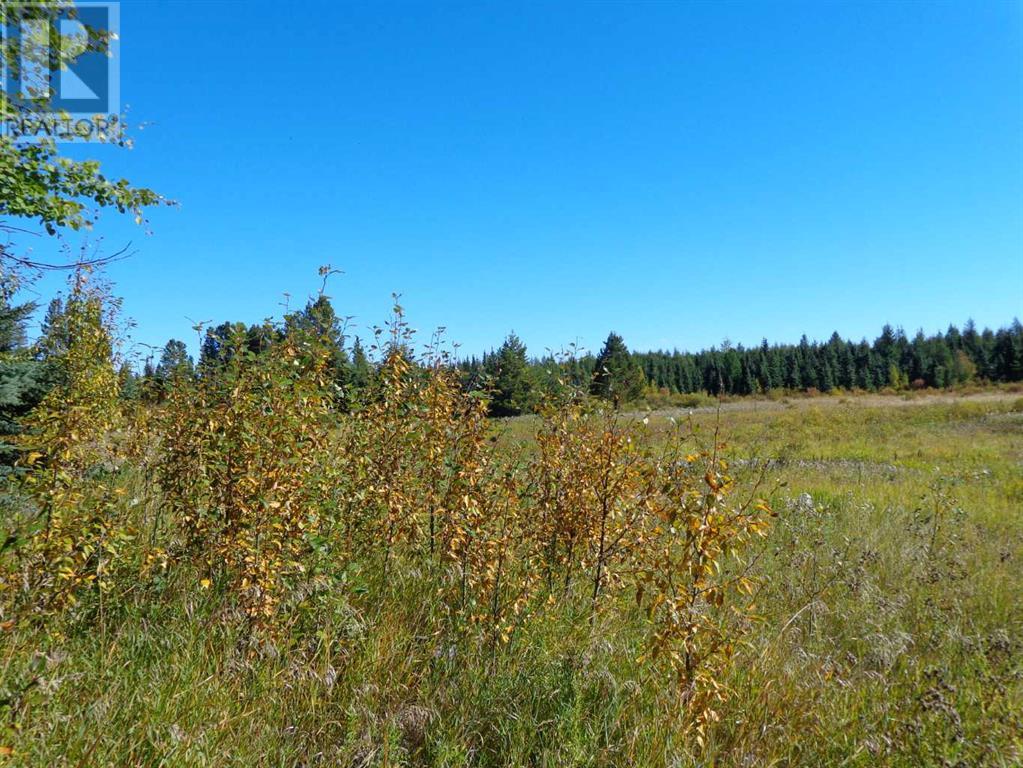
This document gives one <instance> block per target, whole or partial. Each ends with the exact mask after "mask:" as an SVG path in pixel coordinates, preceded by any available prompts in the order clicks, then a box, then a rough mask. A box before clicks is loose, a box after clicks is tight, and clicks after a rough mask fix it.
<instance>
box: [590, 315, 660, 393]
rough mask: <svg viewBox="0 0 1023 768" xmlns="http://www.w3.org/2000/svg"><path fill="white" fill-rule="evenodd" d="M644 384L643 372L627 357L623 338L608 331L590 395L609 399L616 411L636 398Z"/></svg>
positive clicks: (598, 356) (596, 365)
mask: <svg viewBox="0 0 1023 768" xmlns="http://www.w3.org/2000/svg"><path fill="white" fill-rule="evenodd" d="M645 384H646V381H645V380H644V377H643V371H642V370H641V369H640V367H639V366H638V365H636V362H635V361H634V360H633V359H632V356H631V355H630V354H629V349H628V347H626V346H625V341H624V339H622V337H621V336H619V335H618V334H617V333H615V332H614V331H612V332H611V333H610V334H608V337H607V341H605V342H604V348H603V349H601V350H600V354H599V355H597V360H596V363H595V368H594V373H593V379H592V382H591V384H590V393H591V394H593V395H596V396H597V397H601V398H603V399H605V400H610V401H611V402H613V403H614V406H615V408H618V407H620V406H621V404H622V403H627V402H629V401H630V400H635V399H637V398H639V397H640V396H641V395H642V394H643V387H644V386H645Z"/></svg>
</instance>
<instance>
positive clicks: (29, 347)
mask: <svg viewBox="0 0 1023 768" xmlns="http://www.w3.org/2000/svg"><path fill="white" fill-rule="evenodd" d="M30 310H31V307H30V306H28V305H25V306H20V307H18V306H11V305H9V304H7V303H6V302H3V301H0V391H3V392H5V393H6V396H5V397H4V398H3V402H2V403H0V443H2V435H3V434H4V433H10V432H11V431H13V430H15V422H16V420H17V419H18V418H20V417H21V416H23V415H24V414H25V413H27V411H28V410H30V409H31V408H32V407H33V406H34V404H35V403H37V402H38V401H39V400H40V398H41V397H42V396H43V394H45V392H46V391H47V390H48V389H49V387H50V386H51V385H52V383H53V381H54V380H55V377H56V376H59V371H57V370H54V369H53V368H52V366H49V365H47V361H48V360H50V359H51V358H56V357H59V351H60V350H61V349H63V348H64V347H66V345H67V344H68V341H69V340H68V339H67V338H66V335H67V330H66V328H65V323H64V312H65V308H64V306H63V304H62V302H61V300H60V299H56V300H54V301H53V302H52V303H51V304H50V306H49V309H48V311H47V313H46V317H45V319H44V322H43V324H42V330H43V333H42V336H41V338H40V339H38V340H37V341H36V342H35V343H32V344H30V343H28V342H27V341H26V339H25V333H24V326H25V323H26V321H27V318H28V314H29V312H30ZM295 326H298V327H303V328H306V329H311V330H314V331H315V332H316V333H317V334H318V335H319V336H320V337H321V338H322V339H323V340H324V341H325V342H326V343H327V344H328V345H329V346H330V347H331V348H332V349H333V353H332V363H331V365H332V369H333V374H332V375H333V377H334V381H335V383H336V388H337V391H338V397H339V398H340V399H341V400H342V401H345V400H348V401H351V402H353V403H354V402H355V401H357V400H358V399H359V398H360V397H361V393H363V392H366V391H368V389H369V387H368V385H369V384H370V383H371V382H372V380H373V377H374V376H375V375H376V371H377V362H376V361H377V360H379V359H380V357H381V356H382V355H381V353H382V352H386V348H387V346H388V344H394V343H401V344H403V345H410V344H411V340H410V339H407V338H406V339H402V340H399V341H395V340H389V339H388V336H387V334H386V333H385V334H382V335H374V336H373V338H372V340H370V341H368V342H367V344H368V347H369V348H368V349H367V345H364V342H363V340H362V339H360V338H359V337H357V336H354V335H350V334H348V333H346V331H345V328H344V326H343V323H342V321H341V320H340V318H339V316H338V315H337V313H336V312H335V310H334V307H333V306H332V304H331V302H330V299H329V298H328V297H327V296H325V295H320V296H319V297H317V298H316V299H314V300H311V301H310V302H309V303H308V304H307V305H306V307H305V308H304V309H301V310H298V311H294V312H291V313H289V314H288V315H287V316H286V317H285V318H284V320H283V322H282V323H276V324H275V323H271V322H269V321H267V322H264V323H261V324H258V325H246V324H245V323H238V322H233V323H232V322H225V323H221V324H219V325H216V326H213V327H209V328H206V329H205V331H204V336H203V341H202V344H201V348H200V355H199V360H198V362H195V361H193V359H192V358H191V356H190V355H189V354H188V349H187V346H186V345H185V344H184V342H182V341H179V340H176V339H171V340H170V341H168V342H167V344H166V345H165V346H164V347H163V349H162V350H161V351H160V353H159V355H158V356H155V355H154V356H153V357H151V358H150V359H148V360H147V361H146V362H145V365H144V368H143V370H142V371H141V372H140V371H138V370H137V369H136V368H135V367H134V366H132V365H131V364H129V363H125V364H124V365H123V367H122V369H121V391H122V395H123V396H125V397H129V398H133V397H138V398H143V399H152V400H154V401H159V400H161V399H162V398H163V397H164V396H165V395H166V393H167V392H168V390H169V388H170V387H172V386H173V382H174V381H175V379H176V378H177V377H181V376H185V377H192V376H202V375H203V373H204V371H207V370H209V369H210V368H211V367H214V368H215V367H218V366H222V365H224V364H225V363H226V362H227V361H228V360H229V359H230V357H231V356H232V355H235V354H239V353H242V354H247V355H259V354H261V353H262V352H263V351H265V350H266V349H268V348H269V347H270V346H271V345H273V344H274V343H275V342H276V341H277V340H279V339H281V338H283V336H284V335H285V334H286V332H287V331H288V329H289V328H291V327H295ZM412 357H414V355H413V354H412V350H411V347H410V348H409V358H410V359H411V358H412ZM432 364H442V365H449V366H455V367H457V368H458V369H459V370H460V371H461V373H462V375H463V378H464V381H465V386H466V387H467V388H470V389H476V390H481V391H486V392H488V393H489V395H490V403H491V413H492V414H493V415H495V416H509V415H516V414H520V413H529V412H531V411H533V410H535V409H536V408H537V407H538V405H539V404H540V403H542V402H543V401H544V399H545V397H546V396H549V395H552V394H556V393H557V392H558V391H559V390H563V389H564V388H565V387H574V388H575V389H576V390H580V391H588V392H589V393H590V394H592V395H594V396H596V397H601V398H605V399H607V400H611V401H613V402H614V403H615V404H621V403H627V402H632V401H636V400H639V399H640V398H643V397H646V398H648V399H653V398H654V397H661V396H664V395H689V394H699V393H704V394H706V395H710V396H717V395H753V394H762V393H768V392H772V391H776V390H788V391H809V390H816V391H819V392H830V391H832V390H835V389H844V390H857V389H858V390H866V391H877V390H882V389H893V390H902V389H908V388H914V389H920V388H924V387H935V388H946V387H952V386H956V385H961V384H966V383H968V382H974V381H976V382H1015V381H1023V325H1021V324H1020V322H1019V320H1014V321H1013V322H1012V323H1011V324H1010V325H1008V326H1006V327H1003V328H1000V329H998V330H996V331H993V330H990V329H987V328H985V329H983V330H978V329H977V328H976V327H975V325H974V323H973V322H972V321H969V322H967V323H966V325H965V326H964V327H963V329H962V330H960V329H959V328H957V327H956V326H950V327H949V328H948V330H947V331H946V332H944V333H938V334H935V335H933V336H927V335H925V334H924V333H923V332H922V331H921V332H917V333H916V334H915V335H914V336H913V337H912V338H909V337H907V336H906V334H905V333H904V332H903V331H902V330H901V329H897V328H892V327H891V326H889V325H886V326H884V327H883V328H882V329H881V332H880V334H879V335H878V336H877V338H876V339H874V340H873V341H872V342H870V341H867V340H866V339H863V340H861V341H851V340H848V339H843V338H841V337H840V336H839V335H838V333H834V334H832V336H831V338H830V339H828V340H827V341H826V342H817V341H810V340H809V339H807V337H806V336H804V337H803V338H802V339H801V340H800V341H799V343H797V344H771V343H769V342H768V341H767V340H766V339H765V340H764V341H763V342H762V343H761V344H760V345H758V346H756V347H749V348H747V347H744V346H742V345H741V344H739V345H735V346H733V345H731V344H728V343H725V344H723V345H722V346H721V347H720V348H717V347H712V348H711V349H706V350H702V351H700V352H681V351H679V350H677V349H676V350H673V351H670V352H669V351H663V350H662V351H657V352H630V351H629V349H628V348H627V346H626V344H625V341H624V339H622V337H621V336H619V335H618V334H615V333H611V334H610V335H609V336H608V338H607V340H606V342H605V343H604V346H603V348H602V349H601V350H600V352H599V354H597V355H593V354H566V355H563V356H558V357H555V356H551V355H547V356H544V357H535V356H530V355H529V354H528V351H527V349H526V346H525V345H524V344H523V343H522V342H521V341H520V340H519V338H518V337H517V336H516V335H515V334H514V333H512V334H509V336H508V337H507V338H506V339H505V340H504V342H503V343H502V344H501V346H500V347H499V348H497V349H496V350H492V351H490V352H488V353H485V354H484V355H483V356H482V357H472V358H469V359H465V360H461V361H456V360H453V359H451V358H447V357H443V358H439V359H438V360H434V361H433V363H432ZM0 451H2V447H0Z"/></svg>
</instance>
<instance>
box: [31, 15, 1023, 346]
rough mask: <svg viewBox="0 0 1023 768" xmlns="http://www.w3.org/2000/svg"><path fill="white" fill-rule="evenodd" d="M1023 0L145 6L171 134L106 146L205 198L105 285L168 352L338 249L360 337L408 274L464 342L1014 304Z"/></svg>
mask: <svg viewBox="0 0 1023 768" xmlns="http://www.w3.org/2000/svg"><path fill="white" fill-rule="evenodd" d="M1021 8H1023V6H1021V5H1020V4H1019V3H1017V2H980V3H966V2H959V3H940V4H931V3H895V2H871V3H855V4H854V3H821V2H807V3H794V2H782V3H767V2H755V3H750V4H740V3H709V2H708V3H689V4H667V3H652V2H651V3H641V4H640V3H636V4H615V3H608V2H602V3H596V2H594V3H583V4H570V3H543V4H541V3H517V4H510V3H509V4H504V3H502V4H492V3H487V4H483V3H465V4H453V3H431V4H425V3H416V4H391V3H366V4H350V3H343V2H342V3H327V2H322V3H316V4H313V3H307V2H302V3H287V2H283V0H281V1H279V2H275V3H263V2H244V3H242V2H184V1H182V0H177V1H175V2H139V1H137V0H130V1H128V2H124V3H123V4H122V9H121V27H122V33H121V38H122V57H123V60H122V65H121V66H122V100H123V101H124V102H125V103H128V104H130V106H131V115H130V117H131V119H132V120H134V121H148V122H149V123H151V125H149V126H147V127H146V128H145V130H143V131H136V132H135V138H136V140H137V146H136V148H135V149H134V150H132V151H131V152H119V153H118V152H112V151H109V150H107V151H95V152H93V153H92V154H94V155H97V156H99V157H100V158H102V159H103V160H104V161H105V162H106V163H107V168H108V170H109V171H110V172H111V173H112V174H124V175H127V176H128V177H129V178H131V179H132V180H133V181H137V182H140V183H145V184H147V185H149V186H151V187H153V188H155V189H157V190H158V191H160V192H162V193H164V194H166V195H167V196H169V197H172V198H174V199H176V200H178V201H179V202H180V207H179V208H176V209H169V210H162V211H159V212H155V213H154V214H153V215H152V217H151V228H152V230H153V234H152V235H149V236H146V235H144V234H143V233H142V232H140V231H139V230H138V229H137V228H136V227H135V226H134V225H133V224H132V223H131V222H130V221H128V220H119V219H118V217H117V215H116V214H106V215H104V217H103V218H102V219H101V224H100V226H99V228H98V230H97V234H100V235H103V236H104V237H105V238H106V243H107V250H108V251H109V250H114V249H116V248H117V247H119V246H120V245H121V244H123V243H124V242H126V241H127V240H129V239H130V240H132V241H134V244H135V246H136V249H137V251H138V255H137V256H135V257H134V258H133V259H132V260H130V261H127V262H124V263H121V264H118V265H116V266H114V267H113V268H111V270H110V275H111V277H112V278H113V279H114V280H115V281H116V284H117V288H118V292H119V293H120V294H121V295H122V296H123V297H124V308H125V312H126V314H127V315H129V316H131V317H132V318H134V319H135V320H136V321H137V323H138V327H137V329H136V330H135V331H134V334H133V335H134V337H135V338H136V339H137V340H140V341H145V342H149V343H153V344H162V343H163V342H165V341H166V340H167V338H169V337H172V336H173V337H178V338H183V339H185V340H187V341H189V343H190V344H193V345H194V338H193V335H192V332H191V330H190V325H191V323H190V322H189V321H188V320H187V319H186V317H190V318H193V319H196V320H214V321H218V322H219V321H222V320H243V321H246V322H255V321H258V320H260V319H261V318H263V317H266V316H268V315H273V314H275V313H279V312H280V309H281V307H280V302H281V301H282V294H283V293H284V292H286V291H287V292H289V293H290V294H291V295H292V296H293V297H294V298H293V299H292V302H293V304H294V303H301V302H302V301H303V300H304V298H305V297H306V296H308V295H309V294H310V293H312V292H314V291H315V290H316V287H317V277H316V268H317V267H318V266H319V265H320V264H324V263H328V262H329V263H331V264H333V265H334V266H335V267H337V268H340V269H343V270H345V272H346V274H345V275H344V276H343V277H342V278H340V279H336V280H335V281H334V282H333V283H332V285H331V290H330V291H329V293H330V294H331V295H332V297H333V299H334V301H335V305H336V306H337V308H338V310H339V312H340V313H341V314H351V315H355V316H356V320H355V322H356V323H357V324H358V326H360V328H361V329H362V332H367V329H368V328H369V327H370V326H372V325H374V324H377V323H380V322H381V321H383V320H384V319H385V318H386V316H387V313H388V309H389V302H390V294H391V292H392V291H397V292H400V293H402V294H404V299H403V302H402V303H403V304H404V305H405V306H406V308H407V310H408V313H409V316H410V319H411V321H412V323H413V325H414V326H415V327H417V328H420V329H421V330H423V331H427V330H429V329H431V328H433V327H435V326H441V325H443V326H446V327H447V328H448V335H449V336H450V337H451V338H453V339H455V340H458V341H460V342H461V343H462V345H463V346H462V349H463V351H464V352H465V353H467V354H468V353H475V352H479V351H482V350H483V349H484V348H489V347H491V346H496V345H498V344H499V343H500V342H501V340H502V338H503V337H504V335H505V334H506V333H507V332H508V331H509V330H511V329H514V330H515V331H517V332H518V334H519V335H520V336H521V337H522V338H523V340H524V341H525V342H526V343H527V345H528V346H529V348H530V351H531V352H533V353H540V352H542V351H543V349H544V348H545V347H559V346H561V345H564V344H566V343H570V342H572V341H576V340H578V341H580V342H581V343H582V344H584V345H586V346H587V347H589V348H591V349H594V348H597V347H599V345H600V343H601V341H602V340H603V338H604V336H605V335H606V334H607V331H608V330H609V329H612V328H613V329H615V330H617V331H618V332H620V333H622V334H623V335H624V337H625V340H626V342H627V343H628V344H629V345H630V346H631V347H632V348H638V349H645V348H657V347H668V348H670V347H674V346H678V347H680V348H684V349H686V348H687V349H695V348H700V347H704V346H709V345H711V344H717V343H720V341H721V340H722V339H723V338H725V337H728V338H729V339H731V340H732V341H733V342H742V343H746V344H750V343H756V342H758V341H759V340H760V338H761V337H764V336H766V337H767V338H769V339H771V340H778V341H794V340H797V339H798V338H799V336H800V334H802V333H804V332H805V333H807V334H808V335H809V336H811V337H816V338H825V337H827V336H828V335H829V334H830V333H831V331H832V330H836V329H837V330H838V331H839V332H840V333H841V334H842V335H843V336H851V337H854V338H859V337H861V336H863V335H867V336H870V337H871V338H873V336H875V335H876V332H877V330H878V329H879V328H880V326H881V324H882V323H884V322H891V323H893V324H899V325H903V326H904V327H905V328H906V330H907V331H908V332H910V333H912V332H913V331H914V330H915V329H916V328H918V327H923V328H924V329H925V330H927V331H928V332H930V331H934V330H938V329H943V328H944V327H945V326H947V324H948V323H949V322H950V321H954V322H956V323H960V324H961V323H962V322H963V321H964V320H965V319H966V318H967V317H971V316H972V317H973V318H975V320H976V321H977V323H978V324H980V325H984V324H987V325H992V326H998V325H1002V324H1005V323H1008V322H1010V321H1011V320H1012V318H1013V317H1014V316H1016V315H1023V11H1021ZM71 242H77V240H75V239H72V240H71ZM43 252H44V250H39V251H37V253H40V254H42V253H43ZM54 287H55V281H53V280H47V282H45V283H44V284H43V285H42V286H41V287H40V290H41V292H42V293H43V294H44V297H45V296H46V295H47V294H48V292H49V291H51V290H52V289H53V288H54Z"/></svg>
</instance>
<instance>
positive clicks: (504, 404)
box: [489, 332, 535, 416]
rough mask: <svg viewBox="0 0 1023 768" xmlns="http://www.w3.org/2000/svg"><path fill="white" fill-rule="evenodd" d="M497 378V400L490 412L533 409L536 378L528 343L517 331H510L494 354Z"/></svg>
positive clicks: (500, 413) (508, 413)
mask: <svg viewBox="0 0 1023 768" xmlns="http://www.w3.org/2000/svg"><path fill="white" fill-rule="evenodd" d="M489 368H490V371H489V373H490V375H491V377H492V381H493V384H492V386H493V390H494V395H493V400H492V401H491V403H490V412H491V413H492V414H493V415H494V416H517V415H519V414H522V413H528V412H530V411H531V410H532V409H533V406H534V404H535V403H534V397H533V382H532V377H531V375H530V370H529V363H528V361H527V359H526V346H525V345H524V344H523V343H522V342H521V341H520V340H519V337H518V336H516V335H515V333H514V332H513V333H510V334H508V338H506V339H505V340H504V343H503V344H502V345H501V348H500V349H499V350H497V354H496V355H493V356H492V357H491V358H490V366H489Z"/></svg>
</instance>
